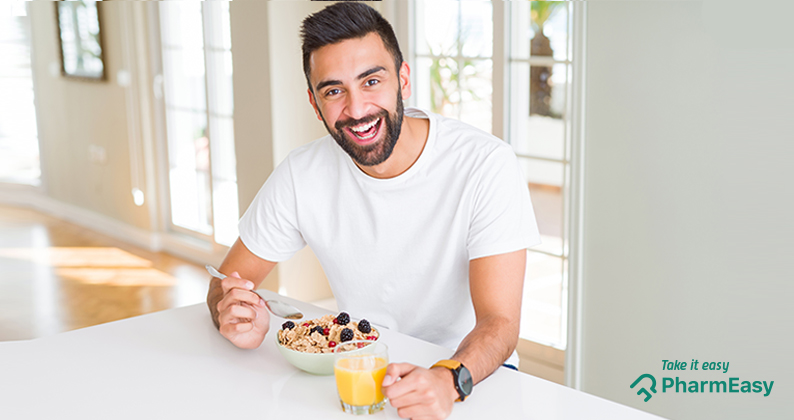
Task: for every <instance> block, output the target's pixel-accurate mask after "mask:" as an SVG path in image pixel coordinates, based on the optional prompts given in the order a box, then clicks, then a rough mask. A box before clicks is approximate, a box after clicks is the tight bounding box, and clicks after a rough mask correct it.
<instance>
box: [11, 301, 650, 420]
mask: <svg viewBox="0 0 794 420" xmlns="http://www.w3.org/2000/svg"><path fill="white" fill-rule="evenodd" d="M263 294H264V295H266V296H272V297H274V298H275V297H277V298H279V299H283V300H284V301H286V302H289V303H292V304H293V305H295V306H296V307H298V308H299V309H301V311H303V313H304V315H305V316H306V318H307V319H311V318H316V317H319V316H322V315H325V314H328V313H329V311H327V310H325V309H321V308H318V307H316V306H313V305H310V304H307V303H303V302H300V301H296V300H294V299H289V298H285V297H281V296H279V295H277V294H275V293H272V292H267V291H265V292H264V293H263ZM282 322H283V320H282V319H280V318H276V317H274V316H273V317H271V331H270V332H269V333H268V335H267V337H266V338H265V341H264V343H263V344H262V345H261V346H260V347H259V348H258V349H256V350H242V349H238V348H237V347H235V346H234V345H232V344H231V343H229V342H228V341H227V340H226V339H224V338H223V337H222V336H221V335H220V334H219V333H218V332H217V331H216V330H215V328H214V326H213V325H212V321H211V319H210V315H209V311H208V310H207V308H206V305H204V304H199V305H193V306H188V307H184V308H178V309H172V310H167V311H162V312H157V313H153V314H148V315H144V316H139V317H135V318H130V319H125V320H122V321H117V322H111V323H107V324H103V325H98V326H94V327H89V328H84V329H80V330H75V331H70V332H67V333H62V334H58V335H54V336H51V337H46V338H40V339H36V340H30V341H13V342H2V343H0V418H3V419H25V418H36V419H55V418H57V419H72V418H74V419H93V418H102V419H182V418H218V419H220V418H236V417H242V416H244V417H245V418H290V419H293V418H294V419H323V420H329V419H347V420H351V419H353V418H354V417H353V416H351V415H349V414H346V413H344V412H342V411H341V409H340V407H339V402H338V398H337V395H336V388H335V382H334V377H333V376H314V375H311V374H308V373H305V372H303V371H300V370H298V369H297V368H295V367H293V366H292V365H290V364H289V363H287V362H286V361H285V360H284V359H283V358H282V356H281V355H280V354H279V353H278V350H277V349H276V345H275V341H274V340H275V339H274V332H275V331H276V330H278V329H279V328H280V324H281V323H282ZM381 334H382V335H381V340H382V341H383V342H384V343H386V344H387V345H388V346H389V358H390V359H391V361H392V362H409V363H414V364H417V365H420V366H430V365H432V364H433V363H435V362H436V361H438V360H439V359H444V358H448V357H450V356H451V355H452V353H453V352H452V351H451V350H449V349H445V348H442V347H439V346H436V345H434V344H431V343H428V342H425V341H421V340H418V339H416V338H413V337H409V336H406V335H404V334H400V333H398V332H395V331H390V330H386V329H382V330H381ZM628 385H629V384H626V386H627V387H628ZM369 418H372V419H380V418H387V419H397V418H399V417H398V416H397V411H396V410H395V409H394V408H393V407H391V406H390V405H387V407H386V409H385V410H384V411H382V412H380V413H378V414H375V415H372V416H370V417H369ZM485 418H492V419H514V418H532V419H609V420H620V419H640V420H643V419H659V417H656V416H653V415H651V414H647V413H644V412H641V411H638V410H636V409H633V408H630V407H626V406H622V405H619V404H617V403H613V402H611V401H607V400H604V399H601V398H598V397H595V396H592V395H588V394H585V393H583V392H580V391H576V390H573V389H571V388H567V387H564V386H561V385H558V384H555V383H552V382H548V381H545V380H543V379H539V378H535V377H533V376H530V375H526V374H523V373H519V372H515V371H512V370H509V369H506V368H500V369H498V370H497V372H495V373H494V374H493V375H491V376H490V377H489V378H487V379H486V380H484V381H483V382H481V383H480V384H478V385H477V386H476V387H475V388H474V392H473V394H472V396H471V397H470V398H468V399H467V400H466V402H464V403H457V404H455V408H454V410H453V412H452V415H451V416H450V419H485Z"/></svg>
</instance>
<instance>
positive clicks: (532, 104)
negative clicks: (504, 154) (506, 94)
mask: <svg viewBox="0 0 794 420" xmlns="http://www.w3.org/2000/svg"><path fill="white" fill-rule="evenodd" d="M568 67H569V66H568V65H566V64H557V65H555V66H553V67H544V66H532V67H530V66H529V64H528V63H520V62H519V63H513V64H512V65H511V72H510V73H511V80H512V89H511V105H512V106H511V109H510V135H509V140H510V143H511V144H512V145H513V149H514V150H515V151H516V153H520V154H525V155H531V156H538V157H545V158H550V159H560V160H562V159H564V158H565V141H566V139H565V137H566V121H565V119H564V117H565V115H566V109H567V93H568V92H567V88H568V76H569V75H568V73H567V70H568ZM527 91H528V93H529V95H527V94H526V92H527Z"/></svg>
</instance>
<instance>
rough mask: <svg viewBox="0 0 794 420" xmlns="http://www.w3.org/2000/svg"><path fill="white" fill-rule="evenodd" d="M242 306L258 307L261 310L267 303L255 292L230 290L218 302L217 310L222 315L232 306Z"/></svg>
mask: <svg viewBox="0 0 794 420" xmlns="http://www.w3.org/2000/svg"><path fill="white" fill-rule="evenodd" d="M241 304H245V305H250V306H256V307H259V308H264V307H265V301H264V300H262V298H261V297H259V295H258V294H256V293H255V292H253V291H251V290H245V289H238V288H234V289H231V290H229V292H228V293H225V294H224V296H223V299H221V300H220V301H219V302H218V305H217V306H216V308H217V309H218V312H219V313H222V312H224V311H226V310H227V309H228V308H229V307H231V306H237V305H241Z"/></svg>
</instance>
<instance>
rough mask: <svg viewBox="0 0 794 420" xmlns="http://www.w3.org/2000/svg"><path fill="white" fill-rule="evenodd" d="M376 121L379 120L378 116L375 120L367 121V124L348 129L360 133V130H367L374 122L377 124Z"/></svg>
mask: <svg viewBox="0 0 794 420" xmlns="http://www.w3.org/2000/svg"><path fill="white" fill-rule="evenodd" d="M378 121H380V118H378V119H377V120H375V121H373V122H371V123H369V124H367V125H365V126H363V127H357V128H353V127H350V129H351V130H353V131H355V132H356V133H360V132H362V131H367V130H369V129H370V128H372V127H373V126H374V125H375V124H377V123H378Z"/></svg>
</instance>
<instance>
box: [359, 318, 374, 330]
mask: <svg viewBox="0 0 794 420" xmlns="http://www.w3.org/2000/svg"><path fill="white" fill-rule="evenodd" d="M358 330H359V331H361V332H363V333H364V334H369V333H371V332H372V326H371V325H369V321H367V320H366V319H362V320H361V321H359V323H358Z"/></svg>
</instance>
